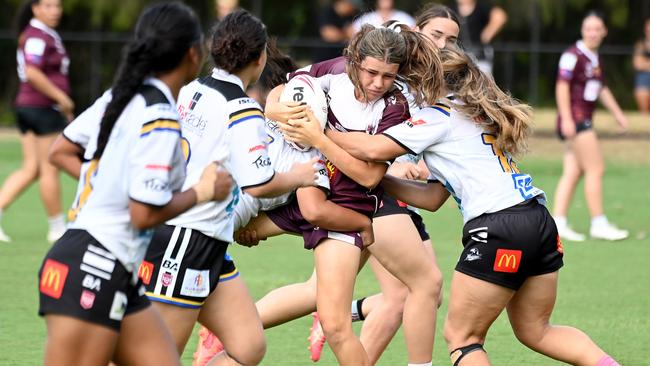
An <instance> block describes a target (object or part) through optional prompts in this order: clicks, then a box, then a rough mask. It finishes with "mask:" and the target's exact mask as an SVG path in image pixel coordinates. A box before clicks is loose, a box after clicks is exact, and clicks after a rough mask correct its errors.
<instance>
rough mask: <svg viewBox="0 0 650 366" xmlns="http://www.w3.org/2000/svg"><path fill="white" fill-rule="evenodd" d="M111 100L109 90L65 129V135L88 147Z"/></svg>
mask: <svg viewBox="0 0 650 366" xmlns="http://www.w3.org/2000/svg"><path fill="white" fill-rule="evenodd" d="M110 100H111V93H110V91H107V92H105V93H104V94H103V95H102V96H101V97H99V99H97V100H96V101H95V103H93V105H91V106H90V107H88V109H86V110H85V111H83V112H82V113H81V114H80V115H78V116H77V118H75V119H74V121H72V122H71V123H70V124H69V125H68V126H67V127H66V128H65V129H64V130H63V137H65V138H66V139H67V140H68V141H70V142H72V143H74V144H76V145H79V147H81V148H82V149H84V150H85V149H87V148H88V142H89V141H90V138H91V136H94V135H96V131H97V130H98V129H99V125H100V123H101V119H102V116H103V114H104V110H105V109H106V105H108V103H109V102H110Z"/></svg>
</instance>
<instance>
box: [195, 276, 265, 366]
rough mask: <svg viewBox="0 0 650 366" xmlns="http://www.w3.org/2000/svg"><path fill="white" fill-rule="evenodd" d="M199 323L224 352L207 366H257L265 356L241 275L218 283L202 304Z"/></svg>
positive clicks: (253, 306)
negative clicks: (211, 333)
mask: <svg viewBox="0 0 650 366" xmlns="http://www.w3.org/2000/svg"><path fill="white" fill-rule="evenodd" d="M199 321H200V323H201V324H203V325H204V326H205V327H207V328H208V329H210V331H212V332H214V334H216V335H217V337H219V340H220V341H221V343H222V344H223V346H224V349H225V352H222V353H220V354H219V355H218V356H216V357H215V358H214V359H213V360H212V361H211V362H210V363H209V365H215V366H216V365H232V364H234V365H246V366H249V365H250V366H252V365H257V364H259V363H260V362H261V361H262V358H263V357H264V354H265V353H266V339H265V338H264V330H263V329H262V323H261V321H260V318H259V316H258V315H257V309H255V305H254V304H253V298H252V297H251V295H250V293H249V292H248V288H247V287H246V284H245V283H244V280H243V278H242V277H241V275H240V276H239V277H236V278H233V279H232V280H229V281H225V282H221V283H219V285H218V286H217V288H216V289H215V290H214V292H212V294H210V296H209V297H208V299H207V300H206V302H205V304H204V305H203V308H202V309H201V313H200V316H199Z"/></svg>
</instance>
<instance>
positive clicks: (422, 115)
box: [383, 106, 449, 155]
mask: <svg viewBox="0 0 650 366" xmlns="http://www.w3.org/2000/svg"><path fill="white" fill-rule="evenodd" d="M448 132H449V111H447V110H445V109H444V108H443V107H442V106H434V107H427V108H424V109H422V110H421V111H419V112H418V113H417V114H416V115H415V116H413V117H412V118H410V119H408V120H406V121H404V122H402V123H401V124H399V125H397V126H393V127H391V128H389V129H387V130H386V131H384V132H383V134H384V136H387V137H388V138H390V139H391V140H393V141H395V142H396V143H397V144H398V145H400V146H402V147H403V148H404V149H405V150H406V151H408V152H409V153H410V154H415V155H417V154H420V153H421V152H423V151H424V150H426V149H427V148H428V147H429V146H431V145H434V144H435V143H437V142H438V141H440V140H441V139H443V138H444V137H445V136H446V135H447V133H448Z"/></svg>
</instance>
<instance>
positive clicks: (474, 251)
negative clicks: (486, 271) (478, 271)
mask: <svg viewBox="0 0 650 366" xmlns="http://www.w3.org/2000/svg"><path fill="white" fill-rule="evenodd" d="M481 257H483V254H481V252H479V250H478V248H471V249H470V250H469V253H467V255H466V256H465V262H473V261H477V260H479V259H481Z"/></svg>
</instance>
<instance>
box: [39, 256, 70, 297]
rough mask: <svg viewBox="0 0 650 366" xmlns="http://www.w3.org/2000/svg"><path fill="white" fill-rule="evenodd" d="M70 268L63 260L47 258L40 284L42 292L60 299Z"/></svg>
mask: <svg viewBox="0 0 650 366" xmlns="http://www.w3.org/2000/svg"><path fill="white" fill-rule="evenodd" d="M69 270H70V269H69V268H68V266H67V265H65V264H63V263H61V262H58V261H55V260H54V259H48V260H46V261H45V265H44V266H43V274H42V276H41V282H40V284H39V290H40V291H41V293H42V294H44V295H47V296H49V297H52V298H55V299H60V298H61V294H62V293H63V286H65V280H66V278H67V277H68V272H69Z"/></svg>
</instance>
